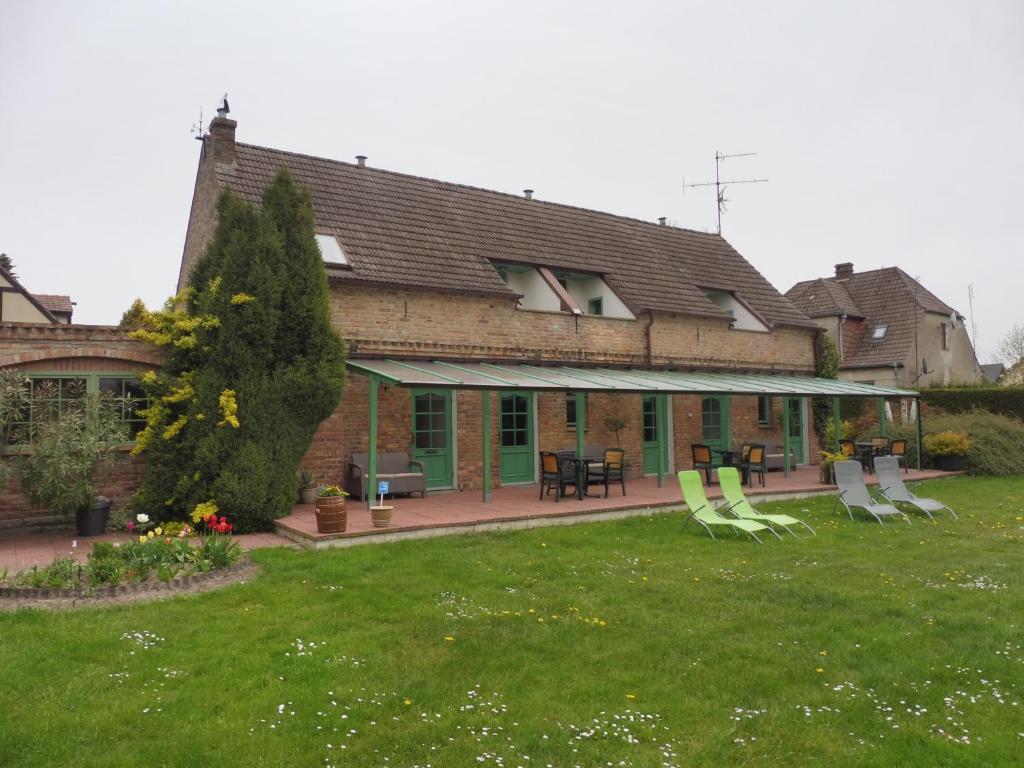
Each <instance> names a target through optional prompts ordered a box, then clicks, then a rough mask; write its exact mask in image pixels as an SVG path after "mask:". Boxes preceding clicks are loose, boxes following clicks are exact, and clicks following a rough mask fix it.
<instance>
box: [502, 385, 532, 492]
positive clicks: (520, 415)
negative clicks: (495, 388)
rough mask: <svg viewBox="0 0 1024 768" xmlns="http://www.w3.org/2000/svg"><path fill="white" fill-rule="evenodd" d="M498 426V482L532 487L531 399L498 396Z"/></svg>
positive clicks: (527, 396)
mask: <svg viewBox="0 0 1024 768" xmlns="http://www.w3.org/2000/svg"><path fill="white" fill-rule="evenodd" d="M499 400H500V406H499V408H500V415H501V418H500V421H499V425H498V430H499V432H498V457H499V458H498V463H499V467H500V476H501V482H502V484H503V485H508V484H510V483H532V482H533V480H534V474H533V467H534V458H533V397H532V395H531V394H530V393H529V392H526V393H523V392H502V393H501V394H500V396H499Z"/></svg>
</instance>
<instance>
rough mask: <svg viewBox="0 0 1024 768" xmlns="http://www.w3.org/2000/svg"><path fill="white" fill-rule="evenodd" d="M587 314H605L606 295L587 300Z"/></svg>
mask: <svg viewBox="0 0 1024 768" xmlns="http://www.w3.org/2000/svg"><path fill="white" fill-rule="evenodd" d="M587 314H588V315H603V314H604V297H603V296H597V297H596V298H593V299H588V300H587Z"/></svg>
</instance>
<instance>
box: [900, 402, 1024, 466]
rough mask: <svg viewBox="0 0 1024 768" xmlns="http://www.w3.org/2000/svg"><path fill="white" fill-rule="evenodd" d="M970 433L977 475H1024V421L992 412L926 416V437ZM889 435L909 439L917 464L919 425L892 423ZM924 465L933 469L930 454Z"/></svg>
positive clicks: (969, 459)
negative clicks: (951, 433) (947, 433)
mask: <svg viewBox="0 0 1024 768" xmlns="http://www.w3.org/2000/svg"><path fill="white" fill-rule="evenodd" d="M947 431H949V432H966V433H967V434H968V435H969V436H970V438H971V447H970V448H969V449H968V451H967V469H968V471H969V472H970V473H971V474H974V475H1022V474H1024V422H1022V421H1020V420H1019V419H1014V418H1011V417H1009V416H1003V415H1001V414H998V413H990V412H988V411H981V410H976V411H971V412H969V413H941V414H931V415H929V414H925V417H924V433H925V435H926V436H927V435H931V434H935V433H936V432H947ZM886 434H888V435H889V437H893V438H899V437H902V438H906V440H907V442H908V445H907V459H908V461H909V463H910V466H912V467H913V466H916V462H917V425H916V424H914V423H913V422H910V423H908V424H892V425H890V426H889V429H888V430H886ZM924 465H925V466H930V465H931V461H930V457H929V456H928V455H927V453H926V454H925V456H924Z"/></svg>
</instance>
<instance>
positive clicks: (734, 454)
mask: <svg viewBox="0 0 1024 768" xmlns="http://www.w3.org/2000/svg"><path fill="white" fill-rule="evenodd" d="M711 451H712V452H713V453H717V454H718V457H719V458H720V459H721V460H722V466H723V467H735V466H737V465H738V464H739V463H740V462H741V461H742V460H743V451H737V450H733V449H732V448H712V449H711ZM712 482H714V481H713V480H712Z"/></svg>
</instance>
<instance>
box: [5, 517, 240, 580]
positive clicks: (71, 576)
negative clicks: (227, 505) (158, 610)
mask: <svg viewBox="0 0 1024 768" xmlns="http://www.w3.org/2000/svg"><path fill="white" fill-rule="evenodd" d="M136 520H137V521H138V523H139V526H140V527H139V528H137V530H139V531H140V535H139V537H138V539H136V540H133V541H128V542H125V543H111V542H97V543H96V544H95V545H93V548H92V551H91V552H90V553H89V557H88V558H87V559H86V561H85V562H84V563H79V562H77V561H76V560H74V559H73V558H70V557H62V558H59V559H57V560H54V561H53V562H52V563H50V565H48V566H46V567H45V568H37V567H32V568H30V569H27V570H24V571H20V572H19V573H16V574H8V573H2V572H0V596H7V597H12V596H16V595H17V594H20V593H22V592H28V593H30V594H31V596H33V597H46V596H49V597H80V596H86V595H94V594H97V593H101V594H115V593H118V590H120V591H121V592H123V591H125V590H126V589H128V588H131V589H132V590H134V591H138V589H139V588H147V589H153V588H156V589H162V588H165V587H163V586H161V585H170V584H171V583H172V582H173V583H177V584H183V583H187V584H189V585H191V584H192V583H193V582H194V580H195V579H196V578H197V577H202V576H203V575H205V574H209V573H213V572H217V571H224V570H227V569H229V568H232V567H233V566H235V565H236V564H237V563H238V561H239V559H240V558H241V556H242V548H241V547H240V546H239V545H238V543H237V542H235V541H233V540H232V539H231V536H230V531H231V524H230V523H228V521H227V520H226V519H224V518H220V519H218V518H216V517H212V516H211V517H210V518H207V519H206V520H204V524H205V527H206V530H207V531H208V532H209V533H208V534H207V535H204V536H199V537H196V536H194V531H193V530H192V529H191V528H189V526H187V525H183V524H180V523H172V524H169V525H168V526H165V527H157V528H154V529H152V530H148V531H146V530H144V529H145V528H146V527H148V523H149V519H148V518H147V517H146V516H145V515H139V516H138V517H137V518H136ZM196 539H198V540H197V541H196ZM44 593H45V594H44Z"/></svg>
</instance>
